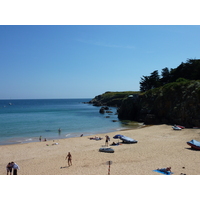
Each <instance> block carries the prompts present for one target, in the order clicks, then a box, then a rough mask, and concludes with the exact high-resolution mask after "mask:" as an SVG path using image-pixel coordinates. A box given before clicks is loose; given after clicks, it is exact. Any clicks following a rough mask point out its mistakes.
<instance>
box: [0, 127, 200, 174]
mask: <svg viewBox="0 0 200 200" xmlns="http://www.w3.org/2000/svg"><path fill="white" fill-rule="evenodd" d="M116 134H122V135H125V136H128V137H131V138H133V139H135V140H137V141H138V143H136V144H122V145H119V146H109V147H111V148H113V149H114V150H115V152H114V153H103V152H99V148H101V147H105V135H108V136H109V137H110V138H111V141H110V143H112V142H118V139H113V136H114V135H116ZM96 136H99V137H102V138H103V139H102V140H99V141H94V140H90V139H88V138H89V136H83V137H76V138H65V139H59V140H54V141H52V140H49V141H46V142H39V141H38V142H31V143H23V144H12V145H1V146H0V150H1V155H0V160H1V163H0V174H1V175H4V174H6V170H5V168H6V165H7V163H8V162H11V161H14V162H16V163H17V164H18V165H19V166H20V170H19V172H18V174H19V175H106V174H107V172H108V171H107V170H108V166H107V165H106V162H107V161H109V160H111V161H112V162H113V164H112V166H111V175H161V174H159V173H156V172H154V171H153V170H155V169H157V168H164V167H169V166H170V167H172V172H173V175H180V174H181V173H182V174H187V175H199V174H200V163H199V161H198V159H197V158H198V157H199V153H200V152H199V151H195V150H192V149H191V148H190V147H189V146H188V145H187V144H186V142H187V141H190V140H192V139H196V140H199V141H200V130H199V129H183V130H181V131H174V130H172V128H171V126H169V125H153V126H147V127H144V128H138V129H131V130H124V131H116V132H110V133H105V134H96ZM54 143H58V144H54ZM68 152H71V154H72V163H73V165H72V166H70V167H68V165H67V161H66V160H65V157H66V155H67V153H68Z"/></svg>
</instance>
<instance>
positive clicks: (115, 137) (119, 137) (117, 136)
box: [113, 134, 123, 143]
mask: <svg viewBox="0 0 200 200" xmlns="http://www.w3.org/2000/svg"><path fill="white" fill-rule="evenodd" d="M121 137H123V135H120V134H118V135H115V136H114V137H113V138H114V139H121ZM118 143H119V140H118Z"/></svg>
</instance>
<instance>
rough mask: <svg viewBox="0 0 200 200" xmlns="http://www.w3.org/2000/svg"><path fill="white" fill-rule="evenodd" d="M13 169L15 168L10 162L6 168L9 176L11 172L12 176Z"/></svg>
mask: <svg viewBox="0 0 200 200" xmlns="http://www.w3.org/2000/svg"><path fill="white" fill-rule="evenodd" d="M12 167H13V165H12V163H10V162H9V163H8V164H7V166H6V170H7V175H8V174H9V172H10V175H11V174H12Z"/></svg>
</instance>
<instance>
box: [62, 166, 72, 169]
mask: <svg viewBox="0 0 200 200" xmlns="http://www.w3.org/2000/svg"><path fill="white" fill-rule="evenodd" d="M69 167H70V166H64V167H60V169H63V168H69Z"/></svg>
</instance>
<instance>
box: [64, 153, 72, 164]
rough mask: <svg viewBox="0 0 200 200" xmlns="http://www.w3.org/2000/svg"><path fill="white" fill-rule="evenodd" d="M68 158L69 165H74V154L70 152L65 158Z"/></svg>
mask: <svg viewBox="0 0 200 200" xmlns="http://www.w3.org/2000/svg"><path fill="white" fill-rule="evenodd" d="M67 158H68V166H70V165H72V155H71V153H70V152H69V153H68V155H67V156H66V158H65V160H66V159H67Z"/></svg>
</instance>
